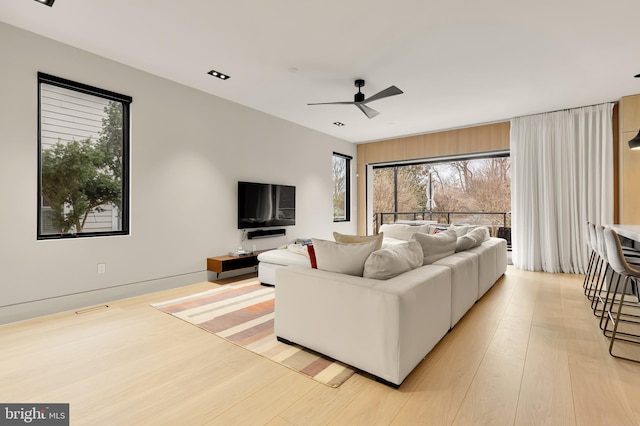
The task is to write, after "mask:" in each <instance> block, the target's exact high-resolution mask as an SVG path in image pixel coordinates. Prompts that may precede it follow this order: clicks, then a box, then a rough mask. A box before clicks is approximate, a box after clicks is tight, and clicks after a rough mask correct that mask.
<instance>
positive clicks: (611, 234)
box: [604, 228, 640, 362]
mask: <svg viewBox="0 0 640 426" xmlns="http://www.w3.org/2000/svg"><path fill="white" fill-rule="evenodd" d="M604 241H605V244H606V250H607V260H608V261H609V264H610V265H611V268H613V270H614V271H615V272H617V273H618V274H619V275H620V276H621V277H624V281H623V286H622V292H621V293H620V301H619V302H618V310H617V312H616V316H615V319H614V318H613V306H614V300H615V293H616V292H617V289H618V284H619V281H618V283H617V284H616V288H615V290H614V296H613V297H612V298H611V303H610V305H609V309H608V310H607V320H606V323H605V327H604V332H605V334H606V330H607V325H608V323H609V321H611V323H612V324H613V332H612V333H611V342H610V343H609V354H611V356H613V357H616V358H621V359H625V360H628V361H633V362H640V360H637V359H633V358H627V357H623V356H620V355H614V353H613V345H614V343H615V342H616V340H623V341H626V342H630V343H639V344H640V340H638V339H640V336H639V335H636V334H633V333H626V332H625V333H621V332H619V331H618V326H619V325H620V322H621V316H622V308H623V306H624V298H625V295H626V293H627V287H628V285H629V280H630V279H631V278H640V267H637V266H635V265H634V266H632V265H631V264H629V263H628V262H627V259H625V256H624V253H623V251H622V246H621V244H620V238H619V237H618V234H617V233H616V232H615V231H614V230H612V229H608V228H607V229H605V230H604ZM618 334H624V335H625V336H629V337H630V338H629V339H626V338H620V337H617V335H618ZM631 338H635V339H636V340H632V339H631Z"/></svg>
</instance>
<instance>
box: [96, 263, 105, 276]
mask: <svg viewBox="0 0 640 426" xmlns="http://www.w3.org/2000/svg"><path fill="white" fill-rule="evenodd" d="M105 272H107V264H106V263H98V273H99V274H104V273H105Z"/></svg>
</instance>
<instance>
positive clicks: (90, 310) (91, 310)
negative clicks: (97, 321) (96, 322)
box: [76, 305, 109, 315]
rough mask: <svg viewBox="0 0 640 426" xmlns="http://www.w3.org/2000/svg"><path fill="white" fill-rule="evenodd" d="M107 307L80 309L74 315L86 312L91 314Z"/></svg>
mask: <svg viewBox="0 0 640 426" xmlns="http://www.w3.org/2000/svg"><path fill="white" fill-rule="evenodd" d="M108 307H109V305H100V306H92V307H90V308H85V309H80V310H79V311H76V314H78V315H80V314H86V313H87V312H93V311H97V310H99V309H106V308H108Z"/></svg>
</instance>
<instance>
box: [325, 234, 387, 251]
mask: <svg viewBox="0 0 640 426" xmlns="http://www.w3.org/2000/svg"><path fill="white" fill-rule="evenodd" d="M383 238H384V233H382V232H380V233H379V234H378V235H347V234H341V233H339V232H334V233H333V239H334V240H336V242H337V243H347V244H353V243H366V242H369V241H372V240H375V241H377V244H376V250H380V248H381V247H382V239H383Z"/></svg>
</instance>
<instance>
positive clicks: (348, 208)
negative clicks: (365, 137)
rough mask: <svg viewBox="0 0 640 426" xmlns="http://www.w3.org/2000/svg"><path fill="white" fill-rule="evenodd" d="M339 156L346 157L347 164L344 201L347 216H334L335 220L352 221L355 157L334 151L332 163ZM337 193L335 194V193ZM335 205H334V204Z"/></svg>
mask: <svg viewBox="0 0 640 426" xmlns="http://www.w3.org/2000/svg"><path fill="white" fill-rule="evenodd" d="M335 157H338V158H341V159H344V160H345V161H346V165H345V183H344V185H345V195H344V197H345V201H344V204H345V206H344V210H345V211H344V213H345V218H344V219H342V218H336V217H335V215H334V216H333V221H334V222H350V221H351V160H353V157H351V156H350V155H345V154H340V153H339V152H333V155H332V157H331V164H332V166H333V161H334V158H335ZM334 189H335V182H334ZM334 195H335V194H334ZM332 203H333V197H332ZM332 207H333V206H332Z"/></svg>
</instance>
